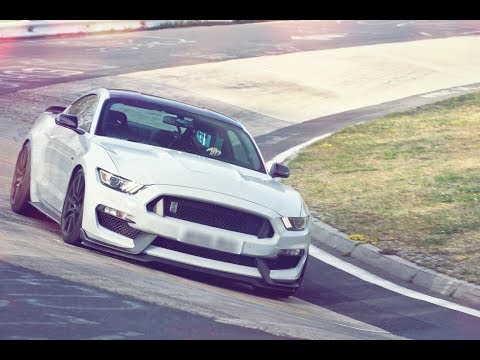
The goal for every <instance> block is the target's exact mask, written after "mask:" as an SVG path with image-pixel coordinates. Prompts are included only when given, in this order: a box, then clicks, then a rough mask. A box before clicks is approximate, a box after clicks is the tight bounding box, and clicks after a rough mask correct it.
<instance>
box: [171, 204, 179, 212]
mask: <svg viewBox="0 0 480 360" xmlns="http://www.w3.org/2000/svg"><path fill="white" fill-rule="evenodd" d="M177 209H178V202H176V201H172V202H171V203H170V212H171V213H172V214H176V213H177Z"/></svg>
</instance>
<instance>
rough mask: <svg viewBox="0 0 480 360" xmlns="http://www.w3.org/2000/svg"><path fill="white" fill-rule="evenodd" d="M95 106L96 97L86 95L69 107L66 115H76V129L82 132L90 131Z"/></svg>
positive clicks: (96, 102)
mask: <svg viewBox="0 0 480 360" xmlns="http://www.w3.org/2000/svg"><path fill="white" fill-rule="evenodd" d="M97 104H98V97H97V95H87V96H84V97H82V98H80V99H78V100H77V101H75V102H74V103H73V104H72V105H70V106H69V108H68V109H67V114H70V115H76V116H77V117H78V127H79V128H80V129H82V130H84V131H90V126H91V125H92V120H93V115H95V110H96V109H97Z"/></svg>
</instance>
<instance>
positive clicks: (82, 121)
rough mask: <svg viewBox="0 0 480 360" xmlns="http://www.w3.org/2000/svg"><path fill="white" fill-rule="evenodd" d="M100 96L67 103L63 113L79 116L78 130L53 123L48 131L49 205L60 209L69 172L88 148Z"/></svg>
mask: <svg viewBox="0 0 480 360" xmlns="http://www.w3.org/2000/svg"><path fill="white" fill-rule="evenodd" d="M98 103H99V99H98V96H97V95H96V94H89V95H86V96H84V97H81V98H80V99H78V100H77V101H75V102H74V103H73V104H72V105H70V106H69V107H68V108H67V109H66V110H65V113H67V114H70V115H75V116H77V118H78V128H79V129H81V130H83V131H85V134H79V133H77V132H75V131H73V130H71V129H68V128H65V127H63V126H56V127H55V129H53V131H52V132H51V134H50V139H49V141H48V143H47V146H46V153H48V154H49V156H50V159H49V162H50V164H51V166H50V167H49V174H48V177H49V180H50V186H51V190H52V192H53V194H52V195H51V196H50V197H49V204H48V205H49V207H51V208H52V209H53V210H55V211H56V212H58V213H61V211H62V207H63V201H64V198H65V193H66V190H67V186H68V182H69V180H70V174H71V172H72V170H73V167H74V165H75V163H76V159H77V158H78V157H80V156H82V155H83V154H85V152H86V151H87V141H88V140H87V139H88V133H89V132H90V127H91V124H92V121H93V119H94V116H95V113H96V110H97V107H98Z"/></svg>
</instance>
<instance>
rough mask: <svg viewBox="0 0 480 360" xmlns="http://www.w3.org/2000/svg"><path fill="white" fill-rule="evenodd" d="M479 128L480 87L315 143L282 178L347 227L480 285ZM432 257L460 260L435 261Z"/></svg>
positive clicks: (328, 218) (319, 213)
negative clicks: (284, 177) (289, 174)
mask: <svg viewBox="0 0 480 360" xmlns="http://www.w3.org/2000/svg"><path fill="white" fill-rule="evenodd" d="M479 134H480V93H471V94H466V95H462V96H458V97H454V98H450V99H448V100H444V101H441V102H438V103H435V104H431V105H427V106H423V107H418V108H416V109H414V110H411V111H408V112H404V113H394V114H391V115H389V116H385V117H382V118H380V119H377V120H375V121H372V122H369V123H365V124H361V125H356V126H352V127H349V128H346V129H344V130H342V131H340V132H338V133H336V134H334V135H333V136H331V137H329V138H326V139H324V140H322V141H319V142H317V143H315V144H312V145H311V146H309V147H307V148H306V149H304V150H303V151H302V152H301V153H300V154H299V155H298V156H297V157H296V158H295V159H293V160H292V161H290V162H289V166H290V169H291V174H292V175H291V176H290V178H288V179H286V180H285V181H284V182H285V183H287V184H289V185H291V186H292V187H294V188H296V189H297V190H298V191H300V192H301V193H302V195H303V196H304V198H305V201H306V202H307V204H308V206H309V209H310V210H311V212H312V214H313V215H314V216H316V217H318V218H320V219H321V220H323V221H325V222H327V223H329V224H331V225H333V226H335V227H337V228H339V229H341V230H342V231H344V232H346V233H348V234H361V236H363V238H362V239H376V241H378V246H379V247H380V248H381V249H390V250H392V251H395V252H397V253H398V254H400V255H402V254H403V256H404V257H406V258H409V259H410V260H414V261H415V262H417V263H420V264H423V265H425V266H427V263H428V264H429V265H430V266H433V267H434V268H436V270H439V271H442V272H445V273H448V274H450V275H456V276H458V277H459V278H463V279H465V280H468V281H473V282H476V283H480V279H479V278H475V277H474V276H473V275H472V274H480V262H478V258H479V254H480V141H479V140H478V138H479ZM409 254H415V256H414V257H413V256H410V255H409ZM432 254H442V256H444V257H446V260H445V262H444V263H445V264H452V262H453V263H455V262H457V263H458V262H459V261H460V260H459V259H461V263H462V266H451V265H449V266H448V267H447V265H445V267H442V266H443V265H442V261H436V262H434V263H430V262H429V261H430V260H431V256H432ZM423 259H426V260H425V261H423ZM428 259H430V260H428ZM475 259H477V260H475ZM432 264H433V265H432ZM467 265H468V267H466V266H467Z"/></svg>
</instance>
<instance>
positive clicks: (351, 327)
mask: <svg viewBox="0 0 480 360" xmlns="http://www.w3.org/2000/svg"><path fill="white" fill-rule="evenodd" d="M332 324H335V325H339V326H345V327H347V328H350V329H355V330H361V331H368V332H374V333H381V334H391V333H390V332H388V331H385V330H371V329H363V328H359V327H355V326H350V325H345V324H340V323H337V322H333V323H332Z"/></svg>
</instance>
